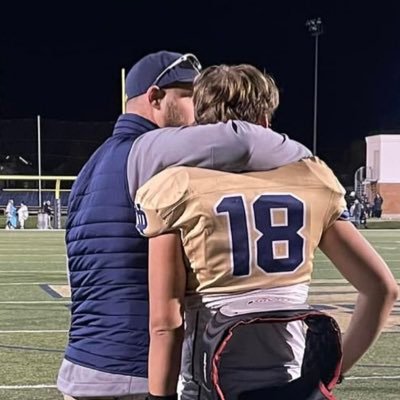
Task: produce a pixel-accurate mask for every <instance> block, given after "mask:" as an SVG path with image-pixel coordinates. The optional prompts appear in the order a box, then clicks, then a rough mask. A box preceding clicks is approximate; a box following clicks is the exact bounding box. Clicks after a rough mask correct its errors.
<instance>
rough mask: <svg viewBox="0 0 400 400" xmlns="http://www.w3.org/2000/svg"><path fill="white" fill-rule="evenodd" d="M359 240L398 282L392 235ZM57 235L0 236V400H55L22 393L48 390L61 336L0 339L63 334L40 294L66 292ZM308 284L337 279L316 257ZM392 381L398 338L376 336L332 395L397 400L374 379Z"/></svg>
mask: <svg viewBox="0 0 400 400" xmlns="http://www.w3.org/2000/svg"><path fill="white" fill-rule="evenodd" d="M362 232H363V234H364V235H365V236H366V237H367V239H368V240H369V241H370V242H371V243H372V244H373V246H374V247H375V248H376V249H377V250H378V251H379V253H380V254H381V255H382V256H383V257H384V258H385V260H386V261H387V262H388V264H389V265H390V267H391V269H392V270H393V272H394V274H395V276H396V278H397V279H400V230H388V231H385V230H363V231H362ZM64 235H65V232H63V231H29V230H26V231H15V232H14V231H4V230H0V360H1V368H0V399H1V400H3V399H4V400H28V399H29V400H32V399H38V400H39V399H40V400H61V399H62V397H61V396H60V395H59V394H58V392H57V390H56V389H54V388H51V387H50V388H26V387H24V386H30V385H33V386H35V385H44V386H48V385H50V386H53V385H55V382H56V376H57V371H58V368H59V365H60V362H61V360H62V356H63V348H64V346H65V342H66V338H67V333H66V332H36V333H32V332H10V333H4V331H29V330H33V331H47V330H55V331H60V330H61V331H66V330H67V329H68V323H69V309H68V304H67V303H68V299H59V298H58V299H57V298H54V297H52V296H50V294H48V293H47V292H45V291H44V290H43V288H42V287H41V286H40V284H43V285H44V284H51V283H53V284H67V277H66V269H65V263H66V255H65V246H64ZM313 278H314V279H328V282H326V283H319V285H321V287H325V286H326V287H327V286H332V285H333V284H330V283H329V279H338V278H341V277H340V275H339V274H338V273H337V272H336V270H335V269H334V267H333V266H332V265H331V263H330V262H329V261H328V260H327V259H326V257H325V256H324V255H323V254H322V253H320V252H319V253H317V256H316V260H315V268H314V274H313ZM6 302H7V303H6ZM16 302H17V303H16ZM396 376H397V377H399V376H400V335H399V334H398V333H384V334H383V335H382V336H381V338H380V339H379V340H378V342H377V343H376V344H375V345H374V346H373V347H372V348H371V349H370V351H369V352H368V353H367V354H366V355H365V356H364V358H363V359H362V360H361V361H360V362H359V364H358V365H357V366H356V367H355V368H354V369H353V370H352V371H351V373H350V374H349V378H348V379H347V380H346V381H345V382H344V383H343V384H342V385H341V386H340V387H339V388H338V389H337V392H336V394H337V397H338V399H345V400H361V399H362V400H378V399H379V400H389V399H400V378H393V379H383V378H382V377H388V378H390V377H396ZM363 378H365V379H363ZM5 386H6V387H8V388H7V389H6V388H4V387H5ZM20 386H21V387H20ZM10 387H11V388H10Z"/></svg>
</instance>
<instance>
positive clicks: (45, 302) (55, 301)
mask: <svg viewBox="0 0 400 400" xmlns="http://www.w3.org/2000/svg"><path fill="white" fill-rule="evenodd" d="M0 304H71V302H70V301H64V300H32V301H0Z"/></svg>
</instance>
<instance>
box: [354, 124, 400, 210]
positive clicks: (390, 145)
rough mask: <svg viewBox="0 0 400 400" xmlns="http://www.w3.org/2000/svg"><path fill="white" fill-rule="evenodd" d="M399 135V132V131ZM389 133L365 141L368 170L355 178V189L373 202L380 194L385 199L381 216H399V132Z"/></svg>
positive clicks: (362, 169) (362, 168) (358, 172)
mask: <svg viewBox="0 0 400 400" xmlns="http://www.w3.org/2000/svg"><path fill="white" fill-rule="evenodd" d="M396 133H398V132H396ZM396 133H391V132H387V133H384V134H381V135H372V136H367V137H366V138H365V140H366V143H367V150H366V152H367V154H366V155H367V157H366V165H365V167H361V168H360V169H359V170H358V171H357V173H356V176H355V190H356V191H357V194H358V195H361V194H362V193H365V194H366V195H367V196H368V198H369V200H370V201H373V199H374V198H375V196H376V194H377V193H379V194H380V195H381V196H382V198H383V207H382V208H383V212H382V217H384V218H385V217H386V218H391V217H400V133H398V134H396Z"/></svg>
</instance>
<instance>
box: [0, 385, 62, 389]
mask: <svg viewBox="0 0 400 400" xmlns="http://www.w3.org/2000/svg"><path fill="white" fill-rule="evenodd" d="M56 388H57V386H56V385H1V386H0V389H2V390H19V389H56Z"/></svg>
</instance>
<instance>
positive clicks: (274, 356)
mask: <svg viewBox="0 0 400 400" xmlns="http://www.w3.org/2000/svg"><path fill="white" fill-rule="evenodd" d="M254 74H256V72H255V71H254V70H252V68H250V67H249V66H238V67H236V68H235V67H214V68H209V69H207V70H205V71H204V72H203V73H202V75H201V76H200V78H198V79H197V80H196V83H195V88H194V104H195V110H196V112H195V115H196V120H197V122H215V121H216V120H221V121H226V120H228V119H230V118H232V117H234V118H240V119H242V118H245V117H246V115H247V116H248V118H252V119H253V122H256V123H257V122H261V121H262V120H263V119H264V120H265V119H266V120H268V116H269V112H270V110H271V107H269V108H268V104H269V103H268V101H265V100H264V101H265V105H266V107H265V108H264V110H263V112H260V111H261V110H262V107H260V106H259V107H258V108H257V107H254V108H253V107H251V105H248V104H246V101H247V100H248V99H251V98H259V99H263V98H264V99H265V97H263V96H262V93H260V91H259V85H254V81H255V80H254V79H253V76H254ZM256 75H257V74H256ZM270 84H271V83H270ZM221 93H222V94H225V96H222V97H221V98H219V96H221ZM242 94H243V96H242ZM244 94H246V95H244ZM216 99H219V100H218V101H216ZM261 101H262V100H261ZM199 103H200V104H199ZM253 104H254V103H253ZM202 105H204V108H202ZM202 110H203V112H202ZM197 111H199V114H197ZM343 193H344V190H343V188H342V187H341V185H340V184H339V182H338V181H337V179H336V177H335V176H334V175H333V173H332V171H330V170H329V168H327V167H326V165H325V164H324V163H323V162H321V161H320V160H318V159H316V158H313V159H306V160H303V161H300V162H297V163H293V164H291V165H288V166H284V167H281V168H279V169H275V170H273V171H269V172H257V173H254V172H253V173H246V174H231V173H226V172H219V171H209V170H205V169H203V170H201V169H197V168H184V167H180V168H172V169H168V170H166V171H164V172H162V173H160V174H159V175H157V176H156V177H154V178H153V179H152V180H150V181H148V182H147V183H146V184H145V185H144V186H143V187H142V188H141V189H140V190H139V191H138V194H137V197H136V203H137V215H138V218H137V221H138V222H137V227H138V229H140V230H141V231H142V232H143V233H144V234H145V235H146V236H149V237H152V236H156V235H163V234H165V235H163V236H159V237H154V238H153V237H152V238H151V240H150V254H149V268H150V270H149V279H150V281H149V286H150V335H151V342H150V356H149V389H150V393H151V394H150V398H158V399H174V398H176V385H177V379H178V374H179V372H180V359H181V348H182V342H183V317H182V310H183V309H184V308H185V309H186V312H187V314H186V315H185V317H186V332H185V343H184V345H185V348H186V354H184V358H183V375H184V378H187V379H188V380H189V382H188V385H186V387H185V388H184V392H183V397H182V398H183V399H185V400H186V399H189V398H190V399H197V398H199V397H198V396H199V393H198V389H199V388H197V391H196V389H195V388H194V386H195V385H194V382H190V380H192V379H193V377H192V376H191V374H192V373H193V372H192V371H193V370H194V369H196V368H197V367H199V366H198V365H193V359H197V356H196V352H197V346H198V344H199V343H200V342H201V335H202V332H203V331H204V329H206V328H205V326H206V323H207V322H208V320H209V318H210V315H211V314H213V313H215V311H216V310H218V309H220V308H221V306H223V305H228V304H231V303H232V302H233V301H237V300H242V301H247V302H248V304H249V302H253V303H257V302H263V301H265V300H266V299H267V300H268V301H272V300H275V301H278V302H282V303H284V304H286V305H292V306H293V307H295V306H298V305H301V304H303V303H305V302H306V300H307V295H308V285H309V282H310V280H311V273H312V260H313V258H314V252H315V250H316V248H317V246H318V245H319V246H320V248H321V249H322V250H323V251H324V252H325V253H326V254H327V256H328V257H329V258H330V259H331V260H332V261H333V262H334V264H335V265H336V267H337V268H338V269H339V271H340V272H341V273H342V274H343V275H344V276H345V277H346V278H347V279H348V280H349V281H350V283H352V284H353V285H354V286H355V287H356V288H357V289H358V290H359V291H360V295H359V299H358V302H357V305H356V308H355V312H354V316H353V319H352V321H351V323H350V327H349V329H348V331H347V332H346V335H345V337H344V344H343V350H344V359H343V372H347V371H348V370H349V368H351V366H352V365H354V363H355V362H356V361H357V360H358V359H359V358H360V357H361V356H362V354H363V353H364V352H365V351H366V350H367V349H368V347H369V346H370V345H371V344H372V342H373V341H374V340H375V339H376V338H377V336H378V335H379V333H380V331H381V329H382V327H383V325H384V323H385V320H386V318H387V317H388V315H389V313H390V310H391V308H392V306H393V304H394V302H395V300H396V298H397V295H398V288H397V284H396V281H395V280H394V278H393V276H392V274H391V272H390V270H389V269H388V267H387V265H386V264H385V263H384V262H383V260H382V259H381V258H380V257H379V256H378V255H377V254H376V253H375V252H374V250H373V249H372V248H371V246H369V245H368V243H367V242H366V241H365V240H364V239H363V238H362V237H361V235H360V234H359V233H358V232H357V230H355V229H354V228H353V227H352V225H351V224H350V223H349V222H348V221H347V222H346V221H340V219H342V215H344V214H345V212H344V211H345V209H346V204H345V201H344V197H343ZM175 232H178V233H175ZM179 239H181V240H182V244H183V248H184V253H185V254H184V255H185V260H187V263H186V265H187V266H189V268H188V269H186V268H185V265H184V261H183V255H182V247H181V245H180V242H179ZM185 292H186V293H187V294H189V296H188V298H187V299H184V297H185ZM303 329H304V328H303V327H302V325H301V324H299V323H298V321H295V322H289V323H288V324H287V326H285V327H284V329H283V330H280V331H279V332H280V333H279V334H278V335H277V334H275V335H274V337H275V340H273V341H271V340H269V339H268V338H265V339H263V334H262V333H261V332H260V333H259V334H258V335H256V336H255V338H254V337H253V339H257V340H258V342H259V343H260V347H259V348H260V349H263V348H268V349H269V357H264V358H263V359H262V360H257V362H259V364H258V368H254V365H255V364H254V363H255V362H256V361H255V360H254V359H249V358H248V356H247V359H246V353H247V352H246V351H245V350H244V349H246V346H249V343H245V342H243V343H242V347H243V359H242V361H243V362H244V364H245V365H246V368H245V369H244V370H243V369H242V370H240V372H242V375H238V371H237V369H238V368H240V365H239V366H232V364H231V363H228V364H227V366H228V368H227V369H226V370H225V375H228V376H229V375H231V377H232V376H236V379H232V378H229V379H227V383H226V387H225V388H224V391H223V395H224V396H220V397H221V398H227V399H229V400H235V399H237V398H241V397H240V395H241V393H242V392H243V391H247V392H249V391H250V392H251V391H254V390H258V389H260V388H263V385H266V384H267V383H268V384H270V385H283V384H284V383H288V382H292V381H295V380H296V379H298V378H300V377H301V376H302V364H303V358H304V357H305V339H306V338H305V332H304V330H303ZM214 333H215V332H214ZM279 339H281V340H279ZM250 346H251V344H250ZM282 348H284V349H285V351H280V350H281V349H282ZM219 357H222V355H221V354H219ZM200 359H201V357H200ZM255 359H256V358H255ZM202 362H203V363H204V365H205V364H206V363H207V362H208V360H207V359H202ZM242 365H243V364H242ZM201 366H202V367H203V368H204V366H203V364H202V365H201ZM252 366H253V368H252ZM210 378H211V377H210V376H205V377H204V379H208V381H209V380H210ZM218 379H219V377H218V376H215V375H213V376H212V380H213V382H214V384H215V382H216V381H217V380H218ZM196 383H198V382H196ZM219 385H220V386H219V388H221V384H220V382H219ZM306 389H307V390H308V389H310V388H306ZM311 389H313V388H312V387H311ZM315 389H316V390H319V388H318V386H316V387H315ZM328 392H329V390H327V389H325V393H324V394H322V392H321V393H320V395H321V396H322V395H324V396H326V397H318V398H333V397H332V395H331V394H330V393H328ZM221 393H222V392H221ZM200 398H201V396H200ZM246 398H252V397H246ZM264 398H269V397H268V396H264ZM274 398H275V397H274ZM278 398H279V397H278ZM285 398H290V399H292V398H295V397H294V395H293V393H292V397H285ZM296 398H297V397H296ZM298 398H299V399H306V398H307V399H308V398H311V397H302V396H301V395H299V397H298ZM313 398H317V397H313Z"/></svg>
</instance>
